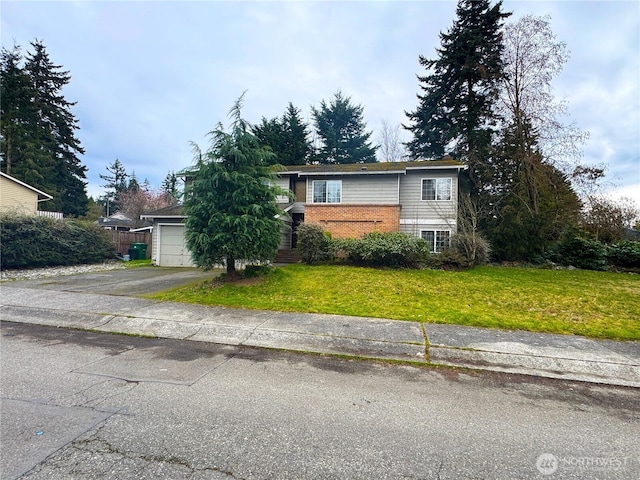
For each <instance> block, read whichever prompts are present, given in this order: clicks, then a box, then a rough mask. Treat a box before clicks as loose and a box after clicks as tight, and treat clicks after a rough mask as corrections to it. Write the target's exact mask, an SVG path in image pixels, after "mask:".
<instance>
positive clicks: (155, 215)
mask: <svg viewBox="0 0 640 480" xmlns="http://www.w3.org/2000/svg"><path fill="white" fill-rule="evenodd" d="M464 168H465V166H464V165H463V164H461V163H459V162H456V161H455V160H453V159H450V158H445V159H443V160H437V161H418V162H394V163H367V164H341V165H299V166H288V167H285V170H283V171H281V172H279V173H278V176H277V178H276V180H275V182H276V183H277V184H278V185H279V186H280V187H282V188H284V189H288V190H290V191H291V192H292V193H293V199H289V198H286V197H282V198H279V199H278V202H279V203H280V206H281V207H282V210H283V211H284V212H285V215H283V216H282V217H281V218H282V221H283V239H282V243H281V245H280V248H281V249H282V250H287V249H291V248H295V246H296V241H297V239H296V229H297V227H298V225H300V224H301V223H303V222H311V223H317V224H320V225H322V226H323V227H324V228H325V230H327V231H328V232H330V233H331V234H332V236H333V237H335V238H358V237H361V236H362V235H364V234H366V233H369V232H405V233H408V234H411V235H415V236H418V237H420V238H423V239H424V240H426V241H427V242H428V243H429V244H430V245H431V250H432V251H433V252H439V251H442V250H443V249H444V248H446V246H448V245H449V239H450V237H451V235H452V234H453V233H455V231H456V227H457V213H458V210H457V208H458V201H457V199H458V175H459V173H460V170H462V169H464ZM142 217H143V218H147V219H150V220H152V221H153V225H154V228H153V236H154V238H153V242H152V255H151V256H152V259H153V262H154V263H155V264H156V265H162V266H192V265H193V264H192V262H191V257H190V254H189V251H188V249H187V248H186V245H185V241H184V220H185V218H186V216H185V215H184V212H183V211H182V207H180V206H176V207H170V208H167V209H162V210H159V211H157V212H152V213H147V214H145V215H143V216H142Z"/></svg>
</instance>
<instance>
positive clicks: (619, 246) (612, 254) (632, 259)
mask: <svg viewBox="0 0 640 480" xmlns="http://www.w3.org/2000/svg"><path fill="white" fill-rule="evenodd" d="M607 261H608V262H609V264H611V265H614V266H616V267H623V268H640V242H632V241H630V240H623V241H621V242H618V243H614V244H612V245H609V246H608V247H607Z"/></svg>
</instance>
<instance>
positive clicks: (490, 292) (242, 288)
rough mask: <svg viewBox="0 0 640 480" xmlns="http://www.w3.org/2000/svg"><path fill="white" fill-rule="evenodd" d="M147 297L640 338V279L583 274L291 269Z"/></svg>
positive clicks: (510, 270) (499, 269) (525, 270)
mask: <svg viewBox="0 0 640 480" xmlns="http://www.w3.org/2000/svg"><path fill="white" fill-rule="evenodd" d="M212 276H213V274H212ZM153 298H156V299H160V300H167V301H176V302H188V303H200V304H206V305H223V306H230V307H241V308H252V309H264V310H279V311H288V312H312V313H333V314H340V315H355V316H362V317H379V318H390V319H396V320H417V321H421V322H429V323H451V324H457V325H472V326H477V327H495V328H505V329H519V330H530V331H535V332H553V333H564V334H576V335H584V336H588V337H595V338H612V339H618V340H640V276H638V275H630V274H620V273H608V272H594V271H586V270H571V271H570V270H538V269H528V268H513V267H510V268H502V267H480V268H475V269H472V270H469V271H464V272H450V271H440V270H376V269H370V268H356V267H348V266H305V265H290V266H287V267H282V268H277V269H274V271H273V272H272V273H270V274H269V275H267V276H266V277H264V278H262V279H261V281H258V282H256V281H253V282H247V284H246V285H242V284H238V285H234V284H222V285H220V286H217V287H216V288H211V285H210V284H209V283H207V284H205V285H197V286H191V287H186V288H181V289H178V290H173V291H170V292H165V293H161V294H156V295H154V296H153Z"/></svg>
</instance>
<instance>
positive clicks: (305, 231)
mask: <svg viewBox="0 0 640 480" xmlns="http://www.w3.org/2000/svg"><path fill="white" fill-rule="evenodd" d="M298 253H299V254H300V258H301V259H302V261H303V262H305V263H308V264H310V265H313V264H316V263H322V262H327V261H329V260H331V256H332V253H331V236H330V235H329V233H328V232H325V230H324V229H323V228H322V227H321V226H320V225H318V224H315V223H303V224H301V225H300V226H299V227H298Z"/></svg>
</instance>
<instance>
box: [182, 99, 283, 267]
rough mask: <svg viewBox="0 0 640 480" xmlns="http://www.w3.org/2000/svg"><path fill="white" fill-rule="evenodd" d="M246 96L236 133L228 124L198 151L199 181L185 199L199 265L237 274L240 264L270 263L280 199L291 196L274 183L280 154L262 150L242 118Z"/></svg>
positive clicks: (234, 113)
mask: <svg viewBox="0 0 640 480" xmlns="http://www.w3.org/2000/svg"><path fill="white" fill-rule="evenodd" d="M241 107H242V97H240V99H239V100H238V101H237V102H236V104H235V106H234V107H233V108H232V109H231V112H230V116H231V118H232V120H233V123H232V125H231V132H230V133H229V132H226V131H225V130H224V128H223V126H222V125H218V127H217V128H216V129H215V130H214V131H213V132H211V134H210V136H211V146H210V148H209V150H207V151H206V152H204V153H202V152H200V151H199V150H198V149H197V147H196V152H197V154H196V169H195V173H194V180H193V183H192V184H191V186H190V187H189V190H188V195H187V199H186V201H185V204H184V207H185V213H186V214H187V220H186V241H187V246H188V248H189V250H190V251H191V254H192V257H193V259H194V261H195V263H196V264H197V265H198V266H199V267H204V268H211V267H213V266H214V265H216V264H222V263H224V264H226V267H227V277H228V278H229V279H233V278H234V277H235V275H236V268H235V262H236V260H246V261H268V260H272V259H273V258H274V257H275V254H276V251H277V249H278V245H279V243H280V239H281V235H282V234H281V228H282V222H281V221H280V220H279V219H278V218H277V216H278V215H279V214H280V213H281V211H280V210H279V209H278V206H277V204H276V196H277V195H282V194H286V192H284V191H282V189H280V188H278V187H276V186H274V185H273V183H272V179H273V178H272V177H273V175H272V173H271V170H270V167H269V165H270V163H271V157H272V156H273V155H274V154H273V153H272V152H271V151H270V150H269V149H268V148H267V147H265V146H262V145H261V144H260V142H259V141H258V139H257V138H256V136H255V135H253V134H252V133H251V132H250V129H249V125H248V123H247V122H246V121H245V120H243V119H242V117H241Z"/></svg>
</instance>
